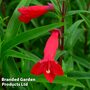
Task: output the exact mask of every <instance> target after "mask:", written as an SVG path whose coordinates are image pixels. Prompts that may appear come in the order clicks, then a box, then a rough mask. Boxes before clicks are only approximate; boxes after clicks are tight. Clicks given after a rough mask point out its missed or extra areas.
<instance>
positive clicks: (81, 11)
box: [66, 10, 90, 16]
mask: <svg viewBox="0 0 90 90" xmlns="http://www.w3.org/2000/svg"><path fill="white" fill-rule="evenodd" d="M80 13H87V14H90V11H86V10H74V11H68V12H67V13H66V16H69V15H75V14H80Z"/></svg>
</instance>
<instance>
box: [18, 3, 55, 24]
mask: <svg viewBox="0 0 90 90" xmlns="http://www.w3.org/2000/svg"><path fill="white" fill-rule="evenodd" d="M53 9H54V7H53V5H52V4H48V5H45V6H40V5H38V6H28V7H21V8H19V9H18V11H19V12H20V13H21V15H20V16H19V20H20V21H21V22H24V23H28V22H29V21H30V20H31V19H33V18H37V17H40V16H42V15H44V14H45V13H47V12H48V11H50V10H51V11H52V10H53Z"/></svg>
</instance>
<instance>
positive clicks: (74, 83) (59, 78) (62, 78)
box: [21, 73, 84, 87]
mask: <svg viewBox="0 0 90 90" xmlns="http://www.w3.org/2000/svg"><path fill="white" fill-rule="evenodd" d="M21 77H31V78H35V80H36V81H35V82H41V83H42V82H45V83H48V81H47V80H46V79H45V77H44V76H43V75H40V76H34V75H30V73H25V74H21ZM53 83H55V84H63V85H72V86H77V87H84V85H83V84H81V83H80V82H79V81H76V80H75V79H72V78H69V77H66V76H57V77H56V78H55V80H54V81H53Z"/></svg>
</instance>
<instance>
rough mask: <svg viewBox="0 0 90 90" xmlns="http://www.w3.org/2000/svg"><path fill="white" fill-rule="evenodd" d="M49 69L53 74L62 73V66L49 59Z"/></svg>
mask: <svg viewBox="0 0 90 90" xmlns="http://www.w3.org/2000/svg"><path fill="white" fill-rule="evenodd" d="M51 69H52V71H53V73H54V74H55V75H60V76H62V75H64V72H63V70H62V67H61V66H60V65H59V64H58V63H57V62H56V61H51Z"/></svg>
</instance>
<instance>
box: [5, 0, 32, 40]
mask: <svg viewBox="0 0 90 90" xmlns="http://www.w3.org/2000/svg"><path fill="white" fill-rule="evenodd" d="M30 1H31V0H21V1H20V3H19V4H18V6H17V7H16V9H15V10H14V12H13V15H12V17H11V18H10V20H9V22H8V25H7V29H6V35H5V42H6V40H8V39H10V38H11V37H13V36H15V35H16V34H17V32H18V28H19V27H20V25H21V22H19V20H18V16H19V12H18V10H17V9H18V8H20V7H22V6H25V5H29V4H30Z"/></svg>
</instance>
